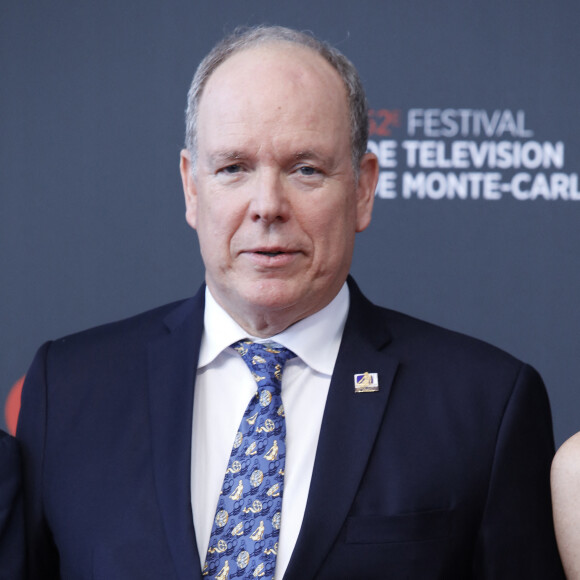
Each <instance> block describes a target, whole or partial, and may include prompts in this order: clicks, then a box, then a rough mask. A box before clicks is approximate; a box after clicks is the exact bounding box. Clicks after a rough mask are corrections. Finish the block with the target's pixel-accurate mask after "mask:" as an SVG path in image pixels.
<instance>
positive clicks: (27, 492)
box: [17, 343, 60, 580]
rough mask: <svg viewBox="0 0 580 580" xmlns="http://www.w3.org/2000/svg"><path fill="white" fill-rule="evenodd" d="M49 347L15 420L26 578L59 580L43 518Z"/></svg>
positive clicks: (24, 392) (37, 361)
mask: <svg viewBox="0 0 580 580" xmlns="http://www.w3.org/2000/svg"><path fill="white" fill-rule="evenodd" d="M49 348H50V343H46V344H45V345H43V346H42V347H41V348H40V350H39V351H38V353H37V354H36V357H35V358H34V360H33V362H32V365H31V367H30V369H29V371H28V374H27V376H26V381H25V383H24V387H23V389H22V404H21V408H20V416H19V419H18V429H17V438H18V440H19V441H20V445H21V451H22V466H23V478H24V479H23V483H24V485H23V497H24V518H25V531H26V543H27V578H29V579H30V580H39V579H41V578H42V579H43V580H55V579H58V578H60V575H59V571H58V570H59V565H58V552H57V550H56V547H55V545H54V542H53V540H52V536H51V533H50V530H49V528H48V525H47V523H46V520H45V517H44V507H43V465H44V459H45V447H46V428H47V421H48V417H47V412H48V405H47V381H46V364H47V362H46V359H47V355H48V351H49Z"/></svg>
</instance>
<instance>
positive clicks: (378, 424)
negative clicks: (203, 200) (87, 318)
mask: <svg viewBox="0 0 580 580" xmlns="http://www.w3.org/2000/svg"><path fill="white" fill-rule="evenodd" d="M349 284H350V292H351V306H350V310H349V315H348V320H347V323H346V327H345V330H344V335H343V339H342V343H341V346H340V352H339V355H338V359H337V362H336V367H335V369H334V373H333V375H332V381H331V385H330V391H329V395H328V400H327V404H326V408H325V412H324V418H323V422H322V428H321V433H320V440H319V443H318V448H317V452H316V461H315V465H314V472H313V477H312V483H311V487H310V492H309V497H308V502H307V506H306V511H305V514H304V520H303V524H302V528H301V530H300V534H299V537H298V541H297V544H296V546H295V549H294V552H293V554H292V558H291V561H290V563H289V566H288V569H287V571H286V574H285V576H284V579H285V580H311V579H312V580H314V579H316V580H340V579H348V580H363V579H367V578H369V579H371V578H372V579H382V578H388V579H390V580H395V579H402V578H406V579H421V580H424V579H431V578H433V579H462V580H464V579H469V578H474V579H476V578H477V579H480V578H486V579H495V580H497V579H516V578H517V579H519V578H525V579H526V580H531V579H536V578H537V579H541V580H546V579H550V580H555V579H558V578H563V577H564V576H563V572H562V568H561V565H560V561H559V558H558V552H557V548H556V543H555V540H554V533H553V528H552V515H551V507H550V492H549V468H550V462H551V459H552V455H553V439H552V426H551V418H550V410H549V403H548V399H547V396H546V392H545V389H544V386H543V384H542V381H541V379H540V377H539V375H538V374H537V373H536V372H535V371H534V370H533V369H532V368H531V367H529V366H527V365H525V364H523V363H521V362H520V361H518V360H516V359H514V358H513V357H511V356H509V355H507V354H505V353H504V352H502V351H500V350H498V349H496V348H494V347H491V346H489V345H487V344H484V343H482V342H480V341H477V340H474V339H471V338H467V337H465V336H462V335H459V334H456V333H453V332H450V331H446V330H443V329H441V328H438V327H436V326H433V325H430V324H427V323H425V322H421V321H418V320H416V319H413V318H410V317H408V316H405V315H402V314H399V313H396V312H393V311H390V310H386V309H382V308H379V307H377V306H374V305H373V304H371V303H370V302H368V301H367V300H366V299H365V298H364V297H363V296H362V294H361V293H360V291H359V290H358V288H357V287H356V285H355V284H354V283H353V282H352V280H350V281H349ZM203 296H204V294H203V288H202V289H201V290H200V292H199V293H198V294H197V295H196V296H195V297H194V298H192V299H189V300H186V301H183V302H180V303H175V304H172V305H168V306H164V307H161V308H158V309H156V310H153V311H150V312H147V313H145V314H141V315H139V316H136V317H134V318H131V319H128V320H125V321H121V322H117V323H114V324H110V325H106V326H102V327H98V328H95V329H92V330H89V331H86V332H83V333H80V334H77V335H74V336H70V337H67V338H63V339H61V340H58V341H55V342H52V343H48V344H45V345H44V346H43V347H42V348H41V349H40V351H39V352H38V354H37V356H36V358H35V360H34V362H33V364H32V367H31V369H30V372H29V374H28V378H27V381H26V384H25V386H24V392H23V397H22V411H21V416H20V421H19V427H18V437H19V438H20V440H21V443H22V448H23V456H24V465H25V479H26V508H27V529H28V541H29V560H28V561H29V577H30V578H34V579H40V578H42V579H52V578H66V579H69V578H70V579H75V580H78V579H94V580H117V579H119V580H121V579H123V580H126V579H139V580H146V579H151V580H159V579H164V580H165V579H175V580H192V579H197V580H201V578H202V576H201V573H200V570H201V563H200V561H199V557H198V554H197V549H196V541H195V531H194V528H193V523H192V522H193V520H192V512H191V503H190V468H191V465H190V463H191V432H192V431H191V429H192V425H191V422H192V409H193V392H194V388H195V375H196V366H197V359H198V353H199V345H200V338H201V334H202V325H203V308H204V304H203ZM365 371H368V372H372V373H377V374H378V378H379V383H380V389H379V391H378V392H376V393H358V394H357V393H355V392H354V382H353V375H354V374H355V373H362V372H365ZM282 525H283V524H282Z"/></svg>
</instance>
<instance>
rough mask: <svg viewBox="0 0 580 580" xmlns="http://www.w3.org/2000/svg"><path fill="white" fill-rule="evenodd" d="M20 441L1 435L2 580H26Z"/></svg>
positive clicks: (0, 571)
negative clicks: (24, 579)
mask: <svg viewBox="0 0 580 580" xmlns="http://www.w3.org/2000/svg"><path fill="white" fill-rule="evenodd" d="M21 482H22V480H21V477H20V454H19V451H18V443H17V441H16V440H15V439H14V438H13V437H11V436H10V435H8V433H5V432H4V431H0V580H21V579H22V578H24V560H25V550H24V519H23V515H22V496H21Z"/></svg>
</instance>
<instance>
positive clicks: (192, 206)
mask: <svg viewBox="0 0 580 580" xmlns="http://www.w3.org/2000/svg"><path fill="white" fill-rule="evenodd" d="M191 169H192V164H191V156H190V154H189V151H188V150H187V149H182V150H181V154H180V161H179V171H180V172H181V182H182V183H183V194H184V196H185V220H186V221H187V223H188V224H189V225H190V226H191V227H192V228H193V229H195V228H196V224H197V187H196V185H195V180H194V178H193V172H192V170H191Z"/></svg>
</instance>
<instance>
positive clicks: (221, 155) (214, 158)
mask: <svg viewBox="0 0 580 580" xmlns="http://www.w3.org/2000/svg"><path fill="white" fill-rule="evenodd" d="M245 157H246V155H245V154H244V153H242V152H241V151H236V150H234V151H217V152H216V153H212V154H210V155H209V156H208V160H209V162H210V163H212V164H216V163H217V164H220V163H224V162H229V161H239V160H240V159H244V158H245Z"/></svg>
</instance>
